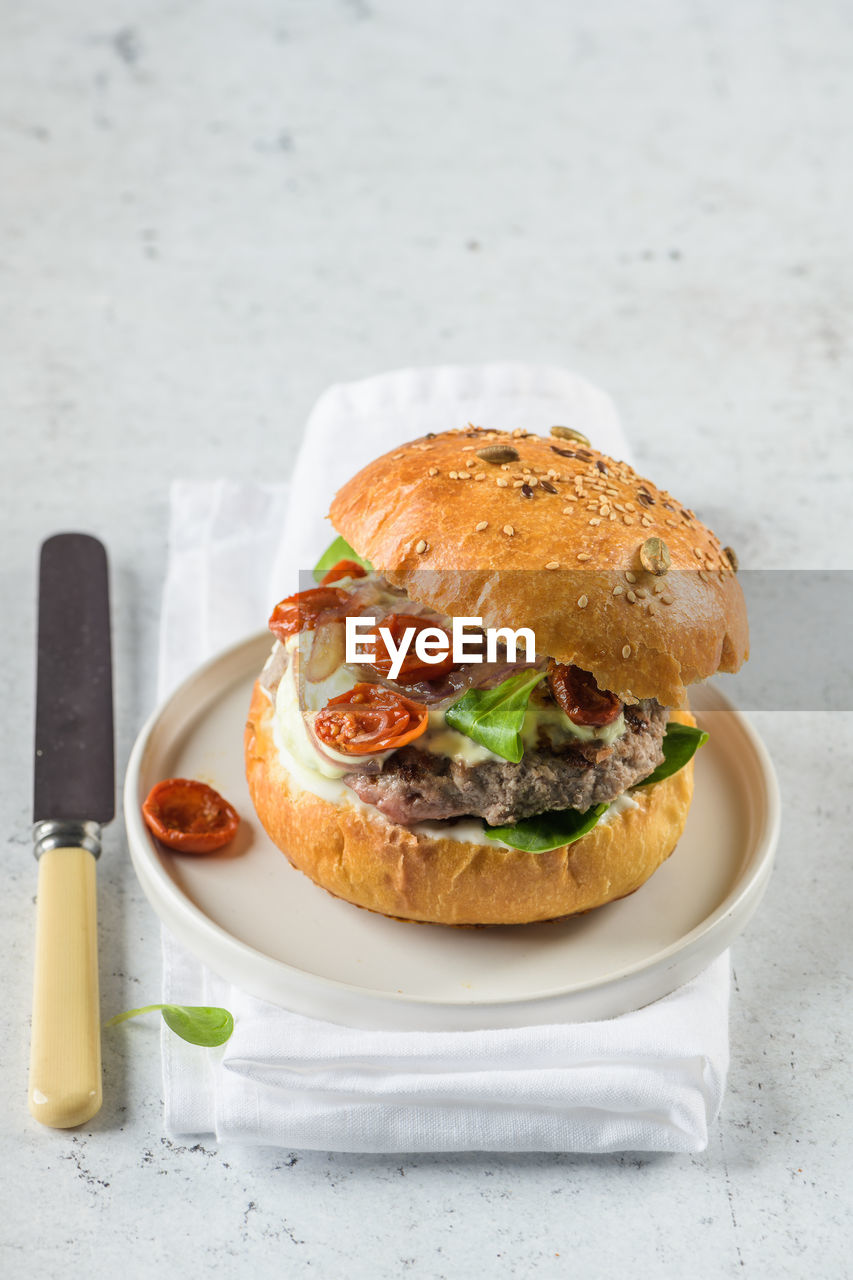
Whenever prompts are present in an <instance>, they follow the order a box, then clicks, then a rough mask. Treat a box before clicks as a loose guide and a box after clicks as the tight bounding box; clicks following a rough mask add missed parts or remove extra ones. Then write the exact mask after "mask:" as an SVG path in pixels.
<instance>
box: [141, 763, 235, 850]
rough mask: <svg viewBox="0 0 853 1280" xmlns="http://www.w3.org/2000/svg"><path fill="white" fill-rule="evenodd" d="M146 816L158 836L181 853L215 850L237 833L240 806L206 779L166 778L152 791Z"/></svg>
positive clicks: (145, 810) (144, 806) (147, 804)
mask: <svg viewBox="0 0 853 1280" xmlns="http://www.w3.org/2000/svg"><path fill="white" fill-rule="evenodd" d="M142 816H143V818H144V819H145V822H146V824H147V826H148V827H149V828H150V830H151V831H153V832H154V834H155V836H156V837H157V839H158V840H162V841H163V844H165V845H168V846H169V848H170V849H177V850H178V851H179V852H180V853H212V852H213V850H214V849H221V848H222V847H223V845H226V844H228V842H229V841H230V840H233V839H234V837H235V835H236V834H237V828H238V826H239V825H240V818H239V816H238V814H237V810H236V809H234V808H232V806H231V805H230V804H229V803H228V801H227V800H226V799H225V798H224V797H223V796H221V795H220V794H219V792H218V791H214V789H213V787H209V786H208V785H207V784H206V783H205V782H195V781H193V780H192V779H190V778H166V780H165V781H164V782H158V783H157V785H156V786H154V787H152V788H151V790H150V791H149V793H148V797H147V799H146V801H145V803H144V804H143V806H142Z"/></svg>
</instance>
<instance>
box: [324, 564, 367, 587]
mask: <svg viewBox="0 0 853 1280" xmlns="http://www.w3.org/2000/svg"><path fill="white" fill-rule="evenodd" d="M366 577H367V570H366V569H365V568H364V566H363V565H360V564H359V563H358V561H357V560H339V561H338V563H337V564H333V565H332V567H331V569H329V570H328V571H327V572H326V573H324V574H323V577H322V578H321V579H320V586H321V587H328V586H329V584H330V583H332V582H337V580H338V578H366Z"/></svg>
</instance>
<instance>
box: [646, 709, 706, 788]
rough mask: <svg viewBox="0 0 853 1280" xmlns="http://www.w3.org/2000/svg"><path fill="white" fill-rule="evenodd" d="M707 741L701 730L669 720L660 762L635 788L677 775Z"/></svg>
mask: <svg viewBox="0 0 853 1280" xmlns="http://www.w3.org/2000/svg"><path fill="white" fill-rule="evenodd" d="M707 741H708V735H707V733H705V731H704V730H703V729H694V727H693V725H692V724H679V723H678V721H677V720H670V722H669V724H668V725H667V726H666V733H665V734H664V739H663V760H662V762H661V763H660V764H659V765H658V767H657V768H656V769H655V770H654V771H653V772H652V773H650V774H649V776H648V777H647V778H643V781H642V782H638V783H637V784H636V786H637V787H650V786H651V785H652V784H653V783H655V782H663V780H664V778H669V777H671V776H672V774H674V773H678V770H679V769H683V768H684V766H685V765H686V764H687V762H688V760H692V758H693V756H694V755H695V754H696V752H697V751H698V750H699V748H700V747H701V746H702V744H703V743H705V742H707ZM632 789H633V788H632Z"/></svg>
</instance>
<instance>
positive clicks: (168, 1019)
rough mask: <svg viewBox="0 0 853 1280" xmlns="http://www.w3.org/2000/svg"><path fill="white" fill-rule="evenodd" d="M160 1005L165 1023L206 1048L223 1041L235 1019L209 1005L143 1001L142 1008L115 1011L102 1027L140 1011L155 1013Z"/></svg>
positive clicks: (131, 1016) (124, 1020)
mask: <svg viewBox="0 0 853 1280" xmlns="http://www.w3.org/2000/svg"><path fill="white" fill-rule="evenodd" d="M157 1009H159V1010H160V1012H161V1013H162V1014H163V1021H164V1022H165V1024H166V1026H167V1027H168V1028H169V1029H170V1030H171V1031H174V1033H175V1035H176V1036H180V1037H181V1039H182V1040H188V1041H189V1043H190V1044H200V1045H203V1046H204V1047H205V1048H207V1049H212V1048H214V1046H216V1045H220V1044H225V1041H226V1040H229V1039H230V1038H231V1032H232V1031H233V1030H234V1019H233V1017H232V1016H231V1014H230V1013H229V1012H228V1010H227V1009H217V1008H215V1007H212V1006H209V1005H190V1004H146V1005H143V1007H142V1008H141V1009H128V1010H127V1012H126V1013H117V1014H116V1015H115V1017H113V1018H109V1019H108V1020H107V1021H106V1022H105V1023H104V1026H105V1027H115V1026H117V1025H118V1023H119V1022H126V1021H127V1019H128V1018H137V1017H139V1015H140V1014H141V1013H154V1012H155V1010H157Z"/></svg>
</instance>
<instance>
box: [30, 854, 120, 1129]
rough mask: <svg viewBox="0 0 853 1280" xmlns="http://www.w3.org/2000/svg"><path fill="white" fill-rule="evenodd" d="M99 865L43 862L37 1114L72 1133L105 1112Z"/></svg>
mask: <svg viewBox="0 0 853 1280" xmlns="http://www.w3.org/2000/svg"><path fill="white" fill-rule="evenodd" d="M97 911H98V908H97V895H96V885H95V858H94V856H93V854H92V853H91V852H90V851H89V850H88V849H85V848H50V849H47V850H46V851H45V852H44V853H42V855H41V857H40V858H39V874H38V902H37V908H36V957H35V977H34V989H33V1030H32V1041H31V1045H30V1087H29V1102H30V1111H31V1112H32V1114H33V1115H34V1116H35V1118H36V1120H38V1121H40V1122H41V1124H46V1125H50V1126H51V1127H52V1128H54V1129H69V1128H71V1127H72V1126H73V1125H77V1124H83V1123H85V1121H86V1120H89V1119H91V1117H92V1116H93V1115H94V1114H95V1113H96V1112H97V1111H98V1110H99V1109H100V1106H101V1098H102V1093H101V1026H100V1009H99V1003H98V934H97Z"/></svg>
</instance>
